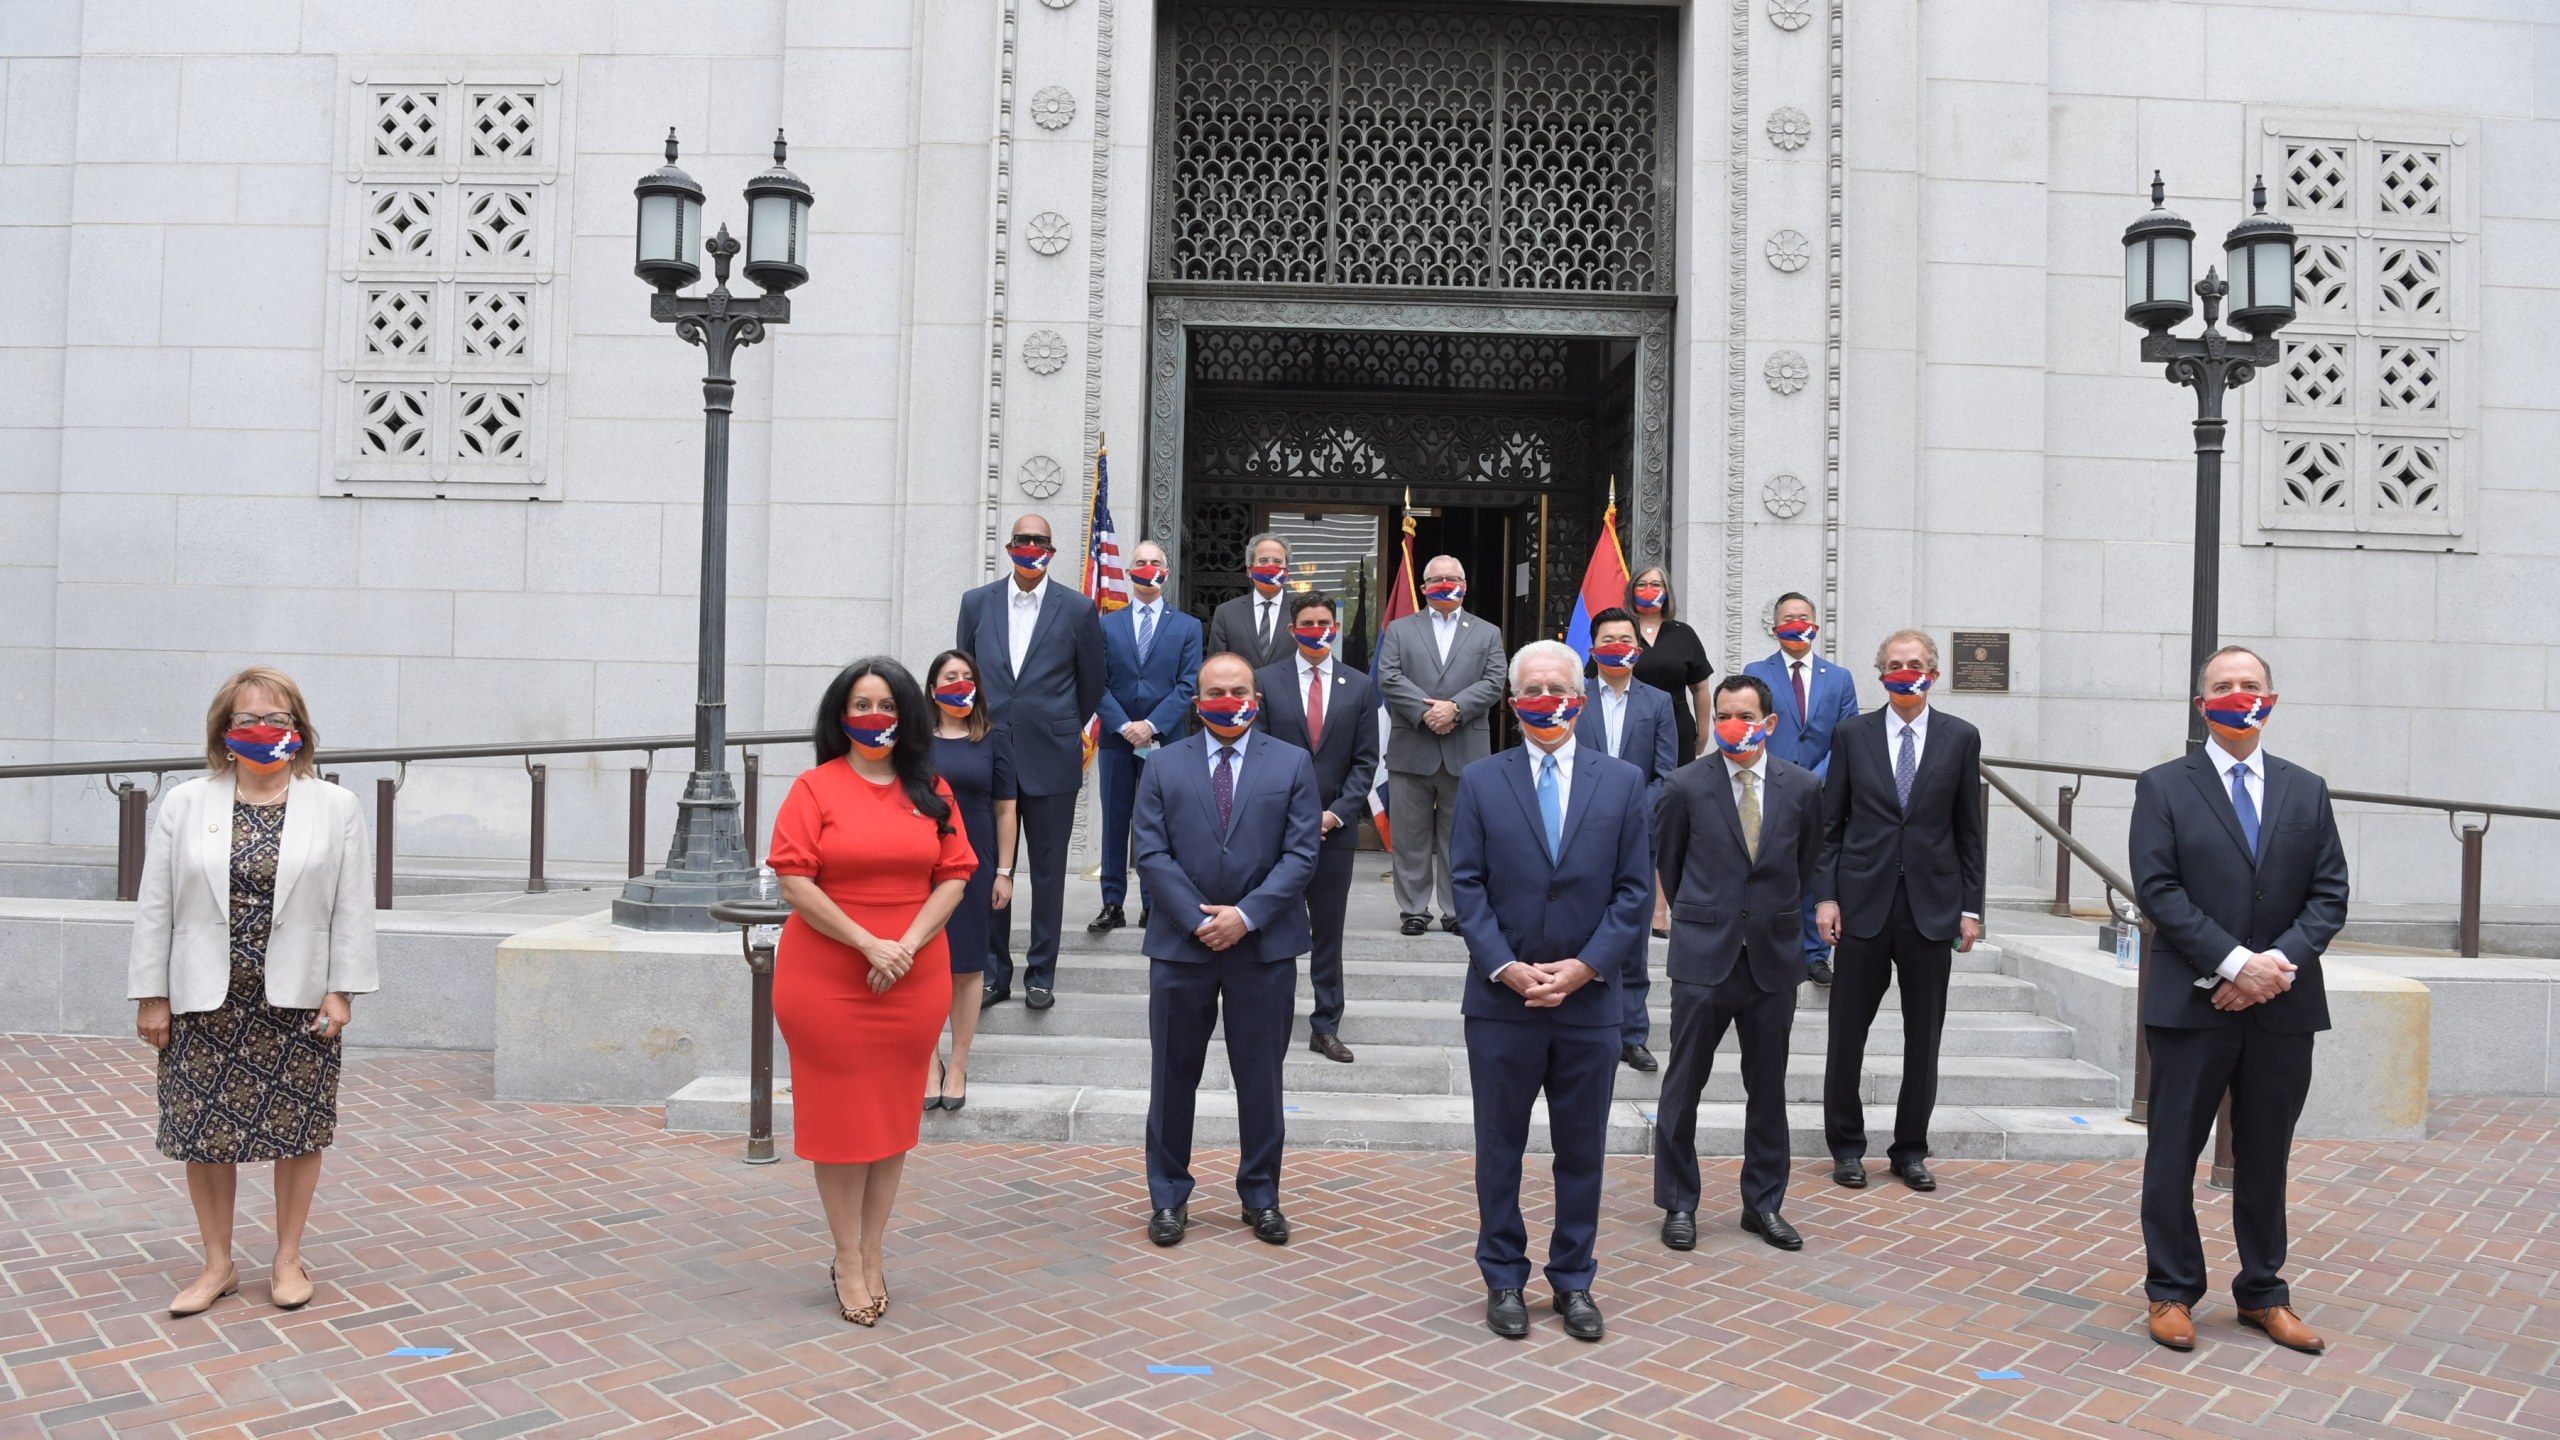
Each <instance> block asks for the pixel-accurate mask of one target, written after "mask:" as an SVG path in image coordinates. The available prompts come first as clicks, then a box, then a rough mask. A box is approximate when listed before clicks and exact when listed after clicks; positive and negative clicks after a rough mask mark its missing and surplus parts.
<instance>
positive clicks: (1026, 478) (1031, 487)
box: [1017, 455, 1067, 500]
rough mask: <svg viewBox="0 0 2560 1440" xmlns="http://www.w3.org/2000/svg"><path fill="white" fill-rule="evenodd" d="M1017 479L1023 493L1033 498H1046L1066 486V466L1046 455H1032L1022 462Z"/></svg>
mask: <svg viewBox="0 0 2560 1440" xmlns="http://www.w3.org/2000/svg"><path fill="white" fill-rule="evenodd" d="M1017 480H1018V482H1019V483H1020V484H1021V486H1022V493H1023V494H1025V495H1028V496H1030V497H1031V498H1032V499H1034V500H1046V499H1049V498H1050V497H1051V496H1054V495H1056V494H1057V493H1058V492H1059V491H1060V490H1063V489H1065V488H1066V486H1067V472H1066V467H1064V466H1062V465H1060V464H1059V463H1058V462H1057V461H1055V460H1052V459H1050V458H1049V457H1048V456H1046V455H1034V456H1032V457H1031V458H1030V459H1028V460H1025V461H1023V462H1022V473H1021V474H1020V475H1019V476H1018V477H1017Z"/></svg>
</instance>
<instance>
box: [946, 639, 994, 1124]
mask: <svg viewBox="0 0 2560 1440" xmlns="http://www.w3.org/2000/svg"><path fill="white" fill-rule="evenodd" d="M925 679H926V683H927V684H930V685H931V686H932V687H933V709H934V731H933V768H934V770H935V771H936V772H937V773H939V774H940V775H941V776H942V783H944V784H945V785H948V786H950V787H951V794H952V797H953V798H954V799H955V800H957V801H958V802H959V804H960V819H961V823H962V826H963V828H965V829H967V830H968V832H969V848H970V849H971V850H974V851H976V852H977V855H978V869H977V871H976V873H975V874H972V875H971V876H970V877H969V888H968V889H967V890H966V891H964V892H962V894H961V896H960V908H959V909H957V910H954V911H952V912H951V923H950V924H949V925H946V926H944V927H943V931H942V938H943V941H944V943H945V944H946V945H947V946H948V947H949V949H950V951H951V974H952V981H951V1058H950V1059H948V1060H946V1061H944V1062H943V1065H942V1079H941V1082H940V1083H939V1084H937V1085H935V1086H934V1087H933V1089H932V1091H931V1092H930V1093H928V1094H927V1095H926V1096H925V1097H924V1108H926V1109H927V1110H958V1109H960V1108H961V1107H962V1106H964V1105H967V1104H968V1103H969V1042H970V1041H971V1040H973V1039H975V1038H976V1037H977V1034H978V1010H979V1008H980V1007H979V1003H978V1002H979V998H980V996H981V995H982V993H983V992H984V990H985V987H984V986H982V985H980V984H979V983H978V977H979V976H980V975H982V974H984V973H986V969H987V932H988V930H989V929H990V928H991V927H992V926H993V925H994V922H995V912H997V911H1000V910H1002V909H1004V908H1005V907H1006V906H1007V905H1010V904H1012V903H1013V866H1012V864H1011V862H1010V860H1009V859H1008V858H1006V857H1010V856H1011V855H1012V854H1013V834H1014V827H1015V819H1014V784H1013V741H1012V739H1011V737H1010V736H1008V735H1007V734H1006V733H1005V728H1004V727H1003V726H1001V725H998V724H996V723H995V722H994V721H993V720H992V719H990V718H989V717H988V715H987V697H986V696H985V694H984V693H982V692H981V691H980V689H979V687H978V661H977V657H976V656H973V655H971V654H970V653H969V652H968V651H966V650H945V651H943V652H942V653H941V654H939V655H936V656H934V657H933V665H932V667H931V668H929V669H927V670H926V671H925ZM1000 862H1001V863H1000ZM963 975H965V976H967V977H969V978H968V983H967V984H962V983H961V981H960V978H959V977H961V976H963Z"/></svg>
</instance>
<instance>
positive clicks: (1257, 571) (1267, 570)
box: [1244, 565, 1289, 595]
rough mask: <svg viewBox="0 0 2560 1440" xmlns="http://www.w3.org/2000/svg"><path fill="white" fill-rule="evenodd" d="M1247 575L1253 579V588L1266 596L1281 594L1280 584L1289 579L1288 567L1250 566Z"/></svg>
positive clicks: (1247, 568)
mask: <svg viewBox="0 0 2560 1440" xmlns="http://www.w3.org/2000/svg"><path fill="white" fill-rule="evenodd" d="M1244 573H1245V574H1247V575H1250V576H1252V577H1253V588H1254V589H1256V590H1259V591H1261V592H1262V593H1263V594H1265V595H1277V594H1279V593H1280V582H1281V581H1283V580H1286V579H1288V578H1289V567H1288V566H1286V565H1248V566H1246V567H1245V571H1244Z"/></svg>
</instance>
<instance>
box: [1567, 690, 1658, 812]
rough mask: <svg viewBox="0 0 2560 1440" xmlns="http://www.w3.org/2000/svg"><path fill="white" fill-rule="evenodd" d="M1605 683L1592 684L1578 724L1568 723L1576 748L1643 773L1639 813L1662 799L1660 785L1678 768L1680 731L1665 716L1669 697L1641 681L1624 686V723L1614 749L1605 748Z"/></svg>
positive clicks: (1584, 693) (1648, 810) (1650, 809)
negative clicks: (1584, 747) (1602, 705)
mask: <svg viewBox="0 0 2560 1440" xmlns="http://www.w3.org/2000/svg"><path fill="white" fill-rule="evenodd" d="M1608 683H1609V682H1608V681H1606V680H1600V679H1594V680H1592V681H1591V683H1590V685H1589V686H1588V687H1587V688H1585V689H1584V691H1583V692H1582V718H1581V719H1579V720H1576V721H1574V722H1573V740H1574V743H1575V744H1576V745H1588V746H1590V747H1591V748H1592V749H1594V750H1597V751H1599V752H1600V753H1601V754H1603V755H1614V756H1616V757H1617V758H1618V759H1621V760H1624V761H1626V762H1627V763H1628V764H1630V765H1633V766H1634V767H1636V768H1637V769H1638V770H1641V771H1643V772H1644V806H1645V813H1646V814H1647V815H1650V814H1652V813H1653V807H1654V805H1655V804H1656V803H1657V802H1659V801H1660V800H1661V799H1662V782H1663V781H1665V780H1668V779H1670V778H1671V772H1672V771H1674V770H1677V769H1679V768H1680V725H1679V721H1678V720H1677V719H1676V718H1675V717H1674V716H1673V715H1672V713H1671V697H1670V696H1668V695H1665V694H1663V693H1662V692H1661V691H1660V690H1658V689H1656V688H1654V687H1653V686H1651V685H1647V684H1646V683H1644V682H1643V681H1641V680H1630V681H1628V682H1627V718H1626V721H1625V723H1623V724H1622V725H1621V726H1620V727H1619V729H1618V748H1617V749H1615V750H1612V749H1610V748H1609V722H1608V720H1607V719H1606V718H1605V717H1603V716H1602V715H1601V713H1600V692H1601V690H1603V689H1604V688H1606V687H1607V686H1608Z"/></svg>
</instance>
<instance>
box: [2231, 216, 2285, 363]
mask: <svg viewBox="0 0 2560 1440" xmlns="http://www.w3.org/2000/svg"><path fill="white" fill-rule="evenodd" d="M2251 199H2252V202H2253V203H2254V205H2255V206H2256V210H2255V212H2254V213H2253V214H2251V215H2250V216H2249V217H2248V218H2247V219H2245V220H2242V221H2241V222H2240V223H2239V224H2237V225H2234V226H2232V227H2231V233H2230V234H2229V235H2227V236H2225V237H2223V241H2222V255H2223V262H2224V263H2223V270H2224V272H2225V273H2226V274H2228V275H2229V276H2230V284H2231V325H2232V328H2234V329H2236V330H2239V331H2242V332H2244V333H2246V334H2248V335H2251V336H2254V337H2257V338H2259V339H2264V338H2266V337H2267V336H2269V335H2273V334H2274V333H2276V332H2277V331H2278V330H2281V329H2283V328H2284V327H2286V326H2287V325H2290V324H2292V323H2293V258H2294V255H2293V227H2292V226H2290V225H2287V224H2286V223H2284V222H2283V221H2281V220H2278V219H2275V218H2273V217H2271V216H2270V215H2268V214H2267V182H2266V177H2264V176H2260V177H2259V178H2258V183H2257V187H2256V189H2255V190H2254V191H2253V192H2252V196H2251Z"/></svg>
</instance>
